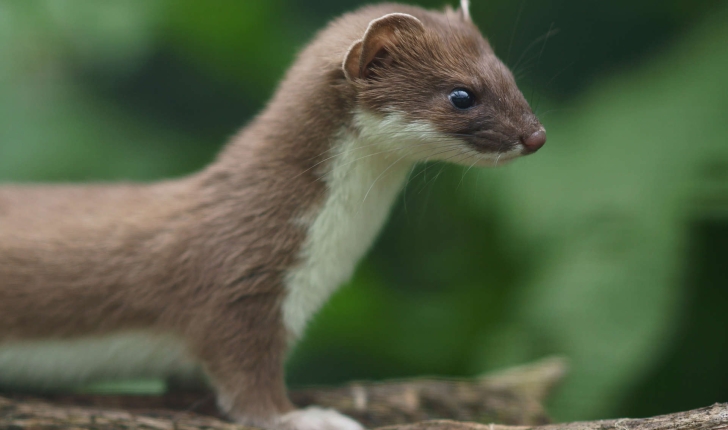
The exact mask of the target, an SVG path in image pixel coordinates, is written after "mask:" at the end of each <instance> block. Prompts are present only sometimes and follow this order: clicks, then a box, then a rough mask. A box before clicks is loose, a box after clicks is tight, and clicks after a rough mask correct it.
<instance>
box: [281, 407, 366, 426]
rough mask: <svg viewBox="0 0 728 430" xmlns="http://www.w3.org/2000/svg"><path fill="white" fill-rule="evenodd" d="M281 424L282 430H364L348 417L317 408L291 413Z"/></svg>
mask: <svg viewBox="0 0 728 430" xmlns="http://www.w3.org/2000/svg"><path fill="white" fill-rule="evenodd" d="M279 423H280V424H279V428H280V429H281V430H364V427H362V425H361V424H359V423H358V422H356V421H354V420H353V419H351V418H349V417H347V416H346V415H342V414H340V413H339V412H336V411H335V410H333V409H323V408H319V407H316V406H311V407H308V408H306V409H297V410H295V411H292V412H289V413H287V414H285V415H283V416H282V417H281V418H280V421H279Z"/></svg>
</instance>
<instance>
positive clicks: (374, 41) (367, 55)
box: [342, 13, 425, 81]
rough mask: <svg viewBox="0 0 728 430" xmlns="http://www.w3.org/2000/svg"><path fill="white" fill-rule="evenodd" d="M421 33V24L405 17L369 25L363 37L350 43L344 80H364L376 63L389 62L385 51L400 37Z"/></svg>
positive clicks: (390, 16)
mask: <svg viewBox="0 0 728 430" xmlns="http://www.w3.org/2000/svg"><path fill="white" fill-rule="evenodd" d="M424 31H425V26H424V25H422V22H421V21H420V20H419V19H417V18H415V17H414V16H412V15H408V14H406V13H390V14H388V15H384V16H383V17H381V18H377V19H375V20H374V21H372V22H370V23H369V27H367V31H366V32H365V33H364V37H362V38H361V39H359V40H357V41H356V42H354V43H353V44H352V45H351V47H350V48H349V52H347V53H346V56H345V57H344V63H343V65H342V66H343V69H344V75H346V79H348V80H349V81H353V80H355V79H366V78H368V77H369V76H370V72H371V68H372V66H373V65H375V64H376V63H377V62H379V63H383V64H387V62H388V61H391V57H390V55H389V52H388V51H387V50H388V49H391V48H392V47H393V46H395V45H396V43H397V40H398V38H399V36H400V35H402V34H407V33H409V34H421V33H423V32H424Z"/></svg>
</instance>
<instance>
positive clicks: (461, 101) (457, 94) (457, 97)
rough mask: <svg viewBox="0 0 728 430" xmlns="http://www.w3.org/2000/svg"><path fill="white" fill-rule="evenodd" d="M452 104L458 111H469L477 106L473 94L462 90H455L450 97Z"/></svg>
mask: <svg viewBox="0 0 728 430" xmlns="http://www.w3.org/2000/svg"><path fill="white" fill-rule="evenodd" d="M448 98H449V99H450V103H452V105H453V106H455V107H456V108H458V109H469V108H471V107H473V105H474V104H475V97H474V96H473V93H471V92H470V91H468V90H464V89H462V88H458V89H456V90H453V91H452V92H451V93H450V95H449V96H448Z"/></svg>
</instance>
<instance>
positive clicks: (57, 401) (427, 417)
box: [0, 359, 728, 430]
mask: <svg viewBox="0 0 728 430" xmlns="http://www.w3.org/2000/svg"><path fill="white" fill-rule="evenodd" d="M565 369H566V366H565V363H564V362H563V360H560V359H547V360H544V361H541V362H538V363H534V364H532V365H529V366H523V367H519V368H513V369H510V370H508V371H505V372H501V373H497V374H492V375H487V376H484V377H482V378H479V379H475V380H444V379H415V380H404V381H394V382H383V383H364V382H361V383H352V384H349V385H346V386H343V387H338V388H310V389H305V390H299V391H294V392H293V393H292V395H291V397H292V398H293V400H294V402H296V403H297V404H298V405H299V406H306V405H309V404H318V405H321V406H327V407H333V408H336V409H338V410H340V411H342V412H344V413H346V414H348V415H350V416H352V417H354V418H357V419H359V420H360V421H361V422H362V423H364V424H365V425H366V426H367V427H369V428H377V429H380V430H522V429H533V430H577V429H578V430H591V429H594V430H662V429H664V430H676V429H681V430H682V429H684V430H728V404H715V405H713V406H711V407H707V408H703V409H696V410H693V411H689V412H682V413H676V414H670V415H663V416H658V417H653V418H645V419H627V418H625V419H619V420H603V421H591V422H574V423H564V424H546V422H547V421H548V418H547V415H546V413H545V412H544V409H543V407H542V402H543V401H544V400H545V398H546V397H547V395H548V393H549V392H550V391H551V389H552V388H553V387H554V386H555V385H556V384H557V383H558V382H559V381H560V380H561V379H562V378H563V376H564V374H565ZM203 414H206V415H203ZM215 414H216V412H215V410H214V399H213V396H212V395H211V394H210V393H186V394H185V393H176V394H169V395H165V396H100V395H63V396H61V395H55V396H46V397H44V398H37V397H35V398H30V397H27V396H20V395H6V396H5V397H0V429H6V428H7V429H67V428H72V429H83V430H86V429H87V430H91V429H119V430H125V429H137V430H147V429H149V430H200V429H206V430H233V429H234V430H249V428H246V427H244V426H240V425H236V424H232V423H229V422H226V421H224V420H223V419H221V418H220V417H219V416H216V415H215ZM482 423H494V424H482ZM495 423H497V424H495Z"/></svg>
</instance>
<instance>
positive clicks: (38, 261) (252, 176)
mask: <svg viewBox="0 0 728 430" xmlns="http://www.w3.org/2000/svg"><path fill="white" fill-rule="evenodd" d="M545 141H546V135H545V131H544V128H543V127H542V126H541V124H540V123H539V121H538V119H537V118H536V116H535V115H534V114H533V113H532V112H531V109H530V108H529V105H528V103H527V102H526V100H525V99H524V97H523V95H522V94H521V92H520V91H519V90H518V87H517V86H516V83H515V82H514V78H513V76H512V74H511V72H510V71H509V70H508V68H507V67H506V66H505V65H504V64H503V63H502V62H501V61H500V60H499V59H498V58H497V57H496V56H495V54H494V53H493V50H492V49H491V47H490V46H489V44H488V42H487V41H486V40H485V39H484V38H483V37H482V35H481V33H480V32H479V31H478V28H477V27H476V26H475V25H474V24H473V22H472V21H471V19H470V15H469V12H468V7H467V2H463V3H462V4H461V5H460V8H459V9H457V10H453V9H451V8H447V9H446V10H445V11H444V12H436V11H427V10H423V9H420V8H417V7H412V6H404V5H397V4H383V5H377V6H370V7H364V8H362V9H359V10H358V11H355V12H352V13H348V14H346V15H343V16H342V17H340V18H338V19H336V20H334V21H333V22H331V23H330V24H329V25H328V26H327V27H326V28H325V29H324V30H323V31H321V32H320V33H319V34H318V35H317V36H316V37H315V39H314V40H313V41H312V42H311V43H310V44H309V45H308V46H307V47H306V48H305V49H304V50H303V51H302V52H301V53H300V55H299V56H298V59H297V60H296V62H295V63H294V64H293V66H292V67H291V68H290V70H289V71H288V73H287V74H286V76H285V79H284V80H283V82H282V83H281V84H280V86H279V87H278V90H277V91H276V93H275V95H274V97H273V99H272V100H271V101H270V103H269V104H268V105H267V106H266V108H265V109H264V110H263V112H262V113H260V114H259V115H258V116H257V117H256V118H255V119H254V120H253V121H252V122H251V123H250V124H249V125H248V126H246V127H245V128H243V129H242V130H241V131H240V132H239V133H238V134H237V135H236V136H235V137H234V138H233V139H232V140H231V142H230V143H229V144H228V145H227V147H226V148H225V149H224V150H223V151H222V153H221V154H220V155H219V156H218V158H217V159H216V160H215V161H214V162H213V163H212V164H211V165H209V166H208V167H207V168H205V169H204V170H202V171H201V172H199V173H196V174H193V175H190V176H188V177H184V178H182V179H177V180H170V181H163V182H159V183H153V184H143V185H142V184H118V185H32V186H30V185H6V186H3V187H0V386H17V385H23V386H30V387H33V386H38V387H39V386H48V385H54V384H70V383H80V382H84V381H88V380H90V379H98V378H102V377H134V376H151V375H162V376H172V375H174V374H179V373H190V374H191V373H194V372H195V371H196V369H198V368H199V369H202V371H204V373H205V375H206V376H207V378H209V381H210V383H211V384H212V386H213V387H214V389H215V391H216V393H217V398H218V404H219V406H220V407H221V409H222V410H223V411H224V412H225V413H226V414H228V416H229V417H230V418H232V419H234V420H236V421H237V422H240V423H244V424H249V425H256V426H261V427H270V428H281V429H295V430H307V429H311V430H313V429H315V430H326V429H336V430H349V429H352V430H353V429H360V428H361V426H360V425H359V424H358V423H356V422H355V421H353V420H352V419H350V418H347V417H345V416H343V415H341V414H339V413H337V412H336V411H333V410H324V409H320V408H309V409H303V410H297V409H295V408H294V406H293V405H291V403H290V402H289V400H288V397H287V395H286V389H285V385H284V377H283V361H284V357H285V355H286V349H287V347H288V346H289V345H290V344H291V341H294V340H295V339H297V338H299V337H300V336H301V335H302V333H303V331H304V328H305V326H306V323H307V322H308V320H309V319H310V318H311V316H312V315H313V314H314V313H315V312H316V310H317V309H319V307H320V306H321V305H322V304H323V303H324V301H325V300H326V299H327V298H328V297H329V295H330V294H331V293H332V292H333V291H334V290H335V289H336V288H337V287H338V286H339V285H340V284H342V283H343V282H344V281H346V280H347V279H348V278H349V277H350V276H351V274H352V272H353V270H354V268H355V266H356V264H357V262H358V260H359V259H360V258H361V257H362V256H363V255H364V253H365V252H366V251H367V249H368V248H369V246H370V245H371V243H372V241H373V239H374V238H375V236H376V235H377V232H378V231H379V230H380V228H381V226H382V224H383V223H384V222H385V220H386V218H387V214H388V213H389V211H390V208H391V206H392V202H393V201H394V199H395V197H396V195H397V194H398V192H399V191H400V188H401V187H402V186H403V183H404V181H405V179H406V177H407V174H408V172H409V171H410V170H411V167H412V165H413V164H414V163H417V162H420V161H425V160H447V161H451V162H454V163H462V164H466V165H472V164H475V165H492V164H497V163H503V162H505V161H506V160H509V159H513V158H516V157H519V156H521V155H525V154H529V153H532V152H534V151H536V150H538V149H539V148H540V147H541V146H542V145H543V144H544V142H545Z"/></svg>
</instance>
